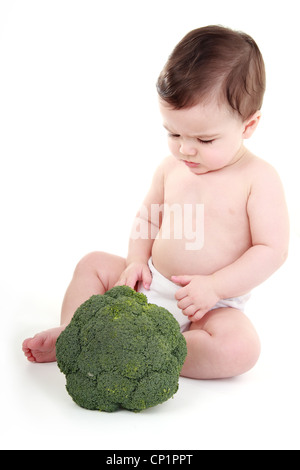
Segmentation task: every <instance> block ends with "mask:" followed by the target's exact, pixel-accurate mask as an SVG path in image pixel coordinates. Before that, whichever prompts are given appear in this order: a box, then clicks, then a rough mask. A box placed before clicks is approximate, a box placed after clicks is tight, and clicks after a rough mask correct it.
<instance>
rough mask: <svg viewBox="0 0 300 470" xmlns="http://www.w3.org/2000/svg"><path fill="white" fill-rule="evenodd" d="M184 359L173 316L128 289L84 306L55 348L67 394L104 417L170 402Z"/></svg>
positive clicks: (114, 290) (98, 297) (113, 291)
mask: <svg viewBox="0 0 300 470" xmlns="http://www.w3.org/2000/svg"><path fill="white" fill-rule="evenodd" d="M186 354H187V348H186V342H185V338H184V336H183V335H182V334H181V332H180V327H179V324H178V322H177V321H176V320H175V318H174V317H173V315H171V313H170V312H168V311H167V310H166V309H164V308H162V307H158V306H157V305H155V304H149V303H148V301H147V297H146V296H145V295H144V294H141V293H137V292H136V291H134V290H133V289H131V288H130V287H127V286H117V287H114V288H112V289H111V290H109V291H108V292H106V293H105V294H104V295H94V296H92V297H91V298H90V299H89V300H87V301H86V302H84V303H83V304H82V305H81V306H80V307H79V308H78V309H77V311H76V312H75V314H74V317H73V318H72V321H71V323H70V324H69V325H68V326H67V328H66V329H65V330H64V331H63V332H62V333H61V335H60V336H59V338H58V339H57V343H56V357H57V363H58V366H59V368H60V370H61V371H62V372H63V373H64V374H65V375H66V382H67V383H66V388H67V391H68V393H69V394H70V396H71V397H72V398H73V400H74V401H75V403H77V404H78V405H79V406H81V407H83V408H88V409H91V410H100V411H116V410H118V409H119V408H125V409H128V410H131V411H141V410H144V409H146V408H149V407H152V406H155V405H158V404H159V403H163V402H164V401H166V400H168V399H169V398H171V397H172V396H173V395H174V394H175V393H176V392H177V390H178V379H179V374H180V371H181V368H182V366H183V363H184V360H185V358H186Z"/></svg>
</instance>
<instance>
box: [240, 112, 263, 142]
mask: <svg viewBox="0 0 300 470" xmlns="http://www.w3.org/2000/svg"><path fill="white" fill-rule="evenodd" d="M260 118H261V112H260V111H256V113H254V114H253V115H252V116H251V117H250V118H249V119H247V120H246V121H245V122H244V132H243V138H244V139H249V137H251V136H252V134H253V132H254V131H255V129H256V128H257V126H258V123H259V120H260Z"/></svg>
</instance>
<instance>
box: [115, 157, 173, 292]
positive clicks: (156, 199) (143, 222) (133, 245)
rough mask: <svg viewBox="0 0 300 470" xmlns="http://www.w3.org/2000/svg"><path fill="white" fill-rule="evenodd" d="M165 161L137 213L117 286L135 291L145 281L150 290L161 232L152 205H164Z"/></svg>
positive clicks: (155, 175)
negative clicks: (152, 259)
mask: <svg viewBox="0 0 300 470" xmlns="http://www.w3.org/2000/svg"><path fill="white" fill-rule="evenodd" d="M164 174H165V161H164V162H163V163H162V164H161V165H160V166H159V167H158V168H157V170H156V172H155V174H154V177H153V180H152V184H151V187H150V190H149V192H148V194H147V196H146V198H145V200H144V202H143V204H142V206H141V209H140V210H139V212H138V213H137V216H136V218H135V220H134V224H133V227H132V231H131V235H130V240H129V247H128V256H127V260H126V269H125V271H124V272H123V273H122V275H121V276H120V279H119V280H118V282H117V283H116V285H127V286H130V287H132V288H133V289H134V287H135V285H136V283H137V282H138V281H143V285H144V287H145V289H149V288H150V284H151V281H152V276H151V273H150V270H149V268H148V260H149V258H150V256H151V252H152V245H153V242H154V239H155V237H156V235H157V233H158V231H159V228H160V224H161V220H160V221H159V225H157V221H156V220H155V221H152V220H151V205H152V204H158V205H161V204H163V201H164Z"/></svg>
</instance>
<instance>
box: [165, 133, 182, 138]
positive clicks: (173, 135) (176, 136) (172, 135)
mask: <svg viewBox="0 0 300 470" xmlns="http://www.w3.org/2000/svg"><path fill="white" fill-rule="evenodd" d="M168 137H171V138H173V139H176V138H178V137H180V135H179V134H171V133H169V134H168Z"/></svg>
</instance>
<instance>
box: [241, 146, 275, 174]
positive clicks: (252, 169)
mask: <svg viewBox="0 0 300 470" xmlns="http://www.w3.org/2000/svg"><path fill="white" fill-rule="evenodd" d="M244 170H245V171H246V173H247V174H248V175H249V176H251V177H252V178H254V179H255V180H260V179H261V180H263V179H265V178H274V177H276V178H277V177H278V173H277V170H276V169H275V168H274V166H273V165H271V163H269V162H267V161H266V160H263V159H262V158H260V157H258V156H256V155H254V154H252V153H250V152H249V153H248V155H247V159H246V160H245V165H244Z"/></svg>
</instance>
